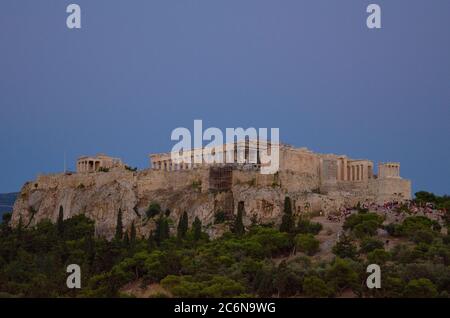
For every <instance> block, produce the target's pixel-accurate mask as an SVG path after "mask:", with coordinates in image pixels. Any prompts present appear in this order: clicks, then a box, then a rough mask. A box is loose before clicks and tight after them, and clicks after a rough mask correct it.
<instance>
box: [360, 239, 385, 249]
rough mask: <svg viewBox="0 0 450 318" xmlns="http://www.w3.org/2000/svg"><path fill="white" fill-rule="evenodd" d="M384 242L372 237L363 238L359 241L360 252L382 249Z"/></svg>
mask: <svg viewBox="0 0 450 318" xmlns="http://www.w3.org/2000/svg"><path fill="white" fill-rule="evenodd" d="M383 248H384V243H383V242H381V241H380V240H377V239H373V238H365V239H363V240H362V242H361V249H360V251H361V253H369V252H372V251H373V250H376V249H383Z"/></svg>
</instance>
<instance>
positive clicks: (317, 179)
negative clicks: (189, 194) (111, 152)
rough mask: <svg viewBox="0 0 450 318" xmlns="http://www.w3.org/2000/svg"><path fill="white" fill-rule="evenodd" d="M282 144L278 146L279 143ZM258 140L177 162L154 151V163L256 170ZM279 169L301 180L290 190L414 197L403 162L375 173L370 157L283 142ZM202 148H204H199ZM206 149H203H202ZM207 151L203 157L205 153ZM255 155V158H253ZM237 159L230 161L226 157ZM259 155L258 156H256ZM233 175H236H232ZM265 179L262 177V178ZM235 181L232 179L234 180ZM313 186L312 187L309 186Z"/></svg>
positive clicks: (154, 165)
mask: <svg viewBox="0 0 450 318" xmlns="http://www.w3.org/2000/svg"><path fill="white" fill-rule="evenodd" d="M276 146H278V145H276ZM271 147H272V146H271V145H270V143H269V144H268V147H267V148H268V149H266V148H264V149H260V148H259V145H258V143H257V142H256V141H249V140H246V141H240V142H235V143H234V145H233V144H224V145H219V146H216V147H214V148H213V149H207V151H205V150H206V148H204V149H193V150H191V151H186V152H184V153H181V154H180V156H178V157H179V158H180V159H178V160H176V161H174V160H173V157H174V156H173V154H172V153H170V152H168V153H159V154H150V155H149V157H150V166H151V168H152V169H154V170H160V171H167V172H173V171H180V170H195V169H199V168H203V169H204V168H210V169H213V170H214V171H220V169H226V168H227V169H228V170H231V171H247V172H250V171H254V172H256V173H257V172H258V171H259V170H260V169H261V163H260V161H259V158H260V153H261V151H262V150H264V151H267V152H269V153H270V151H271V149H270V148H271ZM278 149H279V150H278V151H279V170H278V172H277V175H285V174H288V175H291V176H295V177H296V178H297V179H298V184H297V186H296V184H295V183H293V184H291V186H290V187H289V190H291V191H296V190H299V189H302V190H313V189H319V190H320V191H321V192H323V193H329V192H332V191H347V192H350V193H352V192H354V193H358V194H361V193H362V192H361V191H362V190H364V191H363V192H364V193H366V194H367V195H368V196H376V197H379V198H383V199H386V200H388V199H396V200H407V199H410V198H411V182H410V181H409V180H405V179H402V178H401V177H400V163H398V162H386V163H378V171H377V173H375V172H374V167H375V165H374V163H373V161H371V160H368V159H353V158H349V157H348V156H346V155H335V154H320V153H315V152H312V151H310V150H308V149H307V148H295V147H292V146H290V145H285V144H280V145H279V146H278ZM199 150H200V151H199ZM201 150H203V151H201ZM205 153H207V154H208V155H209V156H211V155H214V156H217V157H216V158H219V161H218V160H215V161H212V160H205ZM202 154H203V156H202ZM252 156H253V160H251V159H252ZM230 157H231V158H233V159H232V161H231V162H230V161H226V160H225V159H226V158H230ZM255 158H256V159H255ZM230 178H232V177H231V176H230ZM261 179H262V177H261ZM230 182H231V183H232V181H230ZM308 185H309V186H308Z"/></svg>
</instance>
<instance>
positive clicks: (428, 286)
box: [403, 278, 438, 298]
mask: <svg viewBox="0 0 450 318" xmlns="http://www.w3.org/2000/svg"><path fill="white" fill-rule="evenodd" d="M403 295H404V296H405V297H408V298H433V297H436V296H437V295H438V291H437V289H436V286H435V285H434V284H433V283H432V282H431V281H430V280H429V279H427V278H419V279H413V280H411V281H410V282H409V283H408V285H406V288H405V292H404V293H403Z"/></svg>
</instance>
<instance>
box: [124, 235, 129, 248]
mask: <svg viewBox="0 0 450 318" xmlns="http://www.w3.org/2000/svg"><path fill="white" fill-rule="evenodd" d="M123 242H124V243H125V246H127V247H128V246H130V236H129V235H128V231H126V232H125V235H124V237H123Z"/></svg>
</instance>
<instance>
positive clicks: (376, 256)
mask: <svg viewBox="0 0 450 318" xmlns="http://www.w3.org/2000/svg"><path fill="white" fill-rule="evenodd" d="M390 258H391V254H390V253H389V252H387V251H385V250H384V249H376V250H373V251H372V252H369V253H368V254H367V261H368V262H369V263H370V264H377V265H383V264H385V263H386V262H387V261H388V260H389V259H390Z"/></svg>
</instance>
